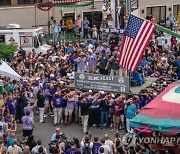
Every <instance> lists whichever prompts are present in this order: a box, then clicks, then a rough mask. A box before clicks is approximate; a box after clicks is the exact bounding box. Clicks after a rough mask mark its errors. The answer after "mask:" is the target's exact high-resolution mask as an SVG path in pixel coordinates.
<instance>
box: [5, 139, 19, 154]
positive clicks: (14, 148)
mask: <svg viewBox="0 0 180 154" xmlns="http://www.w3.org/2000/svg"><path fill="white" fill-rule="evenodd" d="M17 142H18V141H17V139H14V142H13V145H12V146H10V147H8V149H7V153H8V154H14V153H21V152H22V148H21V147H20V146H18V145H17Z"/></svg>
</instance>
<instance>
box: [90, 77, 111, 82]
mask: <svg viewBox="0 0 180 154" xmlns="http://www.w3.org/2000/svg"><path fill="white" fill-rule="evenodd" d="M88 80H98V81H101V80H103V81H113V80H114V77H113V76H88Z"/></svg>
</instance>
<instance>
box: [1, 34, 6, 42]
mask: <svg viewBox="0 0 180 154" xmlns="http://www.w3.org/2000/svg"><path fill="white" fill-rule="evenodd" d="M0 43H5V35H0Z"/></svg>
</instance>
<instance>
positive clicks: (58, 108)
mask: <svg viewBox="0 0 180 154" xmlns="http://www.w3.org/2000/svg"><path fill="white" fill-rule="evenodd" d="M62 105H63V96H62V95H61V91H58V92H56V93H55V95H54V97H53V98H52V101H51V106H52V107H53V112H54V126H55V125H57V124H59V123H60V120H61V115H62Z"/></svg>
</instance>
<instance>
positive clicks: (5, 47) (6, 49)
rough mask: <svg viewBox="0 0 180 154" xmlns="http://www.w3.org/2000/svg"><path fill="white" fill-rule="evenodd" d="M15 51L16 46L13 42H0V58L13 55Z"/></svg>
mask: <svg viewBox="0 0 180 154" xmlns="http://www.w3.org/2000/svg"><path fill="white" fill-rule="evenodd" d="M16 51H17V46H15V45H14V44H13V43H11V44H5V43H0V58H1V59H7V58H9V57H11V56H13V54H14V52H16Z"/></svg>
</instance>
